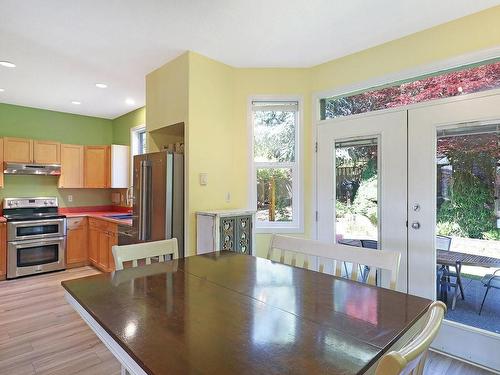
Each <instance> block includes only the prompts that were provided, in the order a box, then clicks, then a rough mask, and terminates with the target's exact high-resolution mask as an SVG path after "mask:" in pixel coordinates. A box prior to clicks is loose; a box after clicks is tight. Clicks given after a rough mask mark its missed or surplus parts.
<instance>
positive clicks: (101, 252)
mask: <svg viewBox="0 0 500 375" xmlns="http://www.w3.org/2000/svg"><path fill="white" fill-rule="evenodd" d="M98 233H99V235H98V253H97V264H98V266H99V267H100V268H101V269H102V270H103V271H107V269H108V266H109V256H108V250H109V235H108V232H106V231H104V230H99V231H98Z"/></svg>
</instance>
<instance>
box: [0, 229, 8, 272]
mask: <svg viewBox="0 0 500 375" xmlns="http://www.w3.org/2000/svg"><path fill="white" fill-rule="evenodd" d="M6 276H7V224H6V223H0V280H4V279H5V278H6Z"/></svg>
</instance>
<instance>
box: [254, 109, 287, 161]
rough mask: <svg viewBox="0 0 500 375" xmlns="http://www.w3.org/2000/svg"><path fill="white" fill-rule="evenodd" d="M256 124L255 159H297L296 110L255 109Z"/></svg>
mask: <svg viewBox="0 0 500 375" xmlns="http://www.w3.org/2000/svg"><path fill="white" fill-rule="evenodd" d="M254 124H255V127H254V139H255V142H254V158H255V161H275V162H290V161H294V160H295V113H294V112H288V111H255V112H254Z"/></svg>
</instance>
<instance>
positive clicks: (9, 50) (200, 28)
mask: <svg viewBox="0 0 500 375" xmlns="http://www.w3.org/2000/svg"><path fill="white" fill-rule="evenodd" d="M498 4H500V0H475V1H470V0H440V1H436V0H405V1H398V0H378V1H368V0H350V1H346V0H302V1H299V0H80V1H74V0H73V1H72V0H44V1H40V0H0V61H1V60H8V61H11V62H14V63H15V64H17V68H15V69H7V68H4V67H1V66H0V88H3V89H5V91H4V92H0V102H3V103H11V104H19V105H25V106H30V107H38V108H46V109H52V110H57V111H63V112H70V113H78V114H85V115H90V116H98V117H105V118H115V117H117V116H119V115H122V114H124V113H126V112H129V111H131V110H132V109H135V108H138V107H141V106H143V105H144V104H145V80H144V76H145V75H146V74H147V73H148V72H150V71H152V70H153V69H155V68H157V67H159V66H161V65H163V64H164V63H165V62H167V61H169V60H171V59H172V58H174V57H176V56H178V55H179V54H181V53H182V52H184V51H186V50H192V51H196V52H199V53H201V54H203V55H206V56H208V57H211V58H213V59H216V60H219V61H222V62H224V63H227V64H229V65H233V66H237V67H309V66H312V65H316V64H320V63H322V62H325V61H328V60H331V59H334V58H338V57H341V56H345V55H347V54H350V53H353V52H356V51H360V50H363V49H365V48H368V47H372V46H375V45H378V44H381V43H384V42H387V41H390V40H393V39H397V38H400V37H402V36H405V35H408V34H411V33H414V32H417V31H420V30H423V29H426V28H429V27H432V26H435V25H438V24H441V23H443V22H447V21H450V20H452V19H456V18H459V17H462V16H465V15H467V14H471V13H474V12H477V11H480V10H482V9H485V8H488V7H491V6H494V5H498ZM430 42H432V41H430ZM97 82H104V83H107V84H108V85H109V87H108V88H107V89H98V88H96V87H95V83H97ZM126 98H133V99H134V100H135V103H136V104H135V105H133V106H129V105H127V104H125V99H126ZM73 100H77V101H81V103H82V104H81V105H79V106H77V105H74V104H71V101H73ZM0 124H1V121H0Z"/></svg>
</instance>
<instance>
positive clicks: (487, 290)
mask: <svg viewBox="0 0 500 375" xmlns="http://www.w3.org/2000/svg"><path fill="white" fill-rule="evenodd" d="M489 291H490V287H489V286H487V287H486V292H484V297H483V302H481V308H480V309H479V315H481V312H482V311H483V306H484V301H485V300H486V296H487V295H488V292H489Z"/></svg>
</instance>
